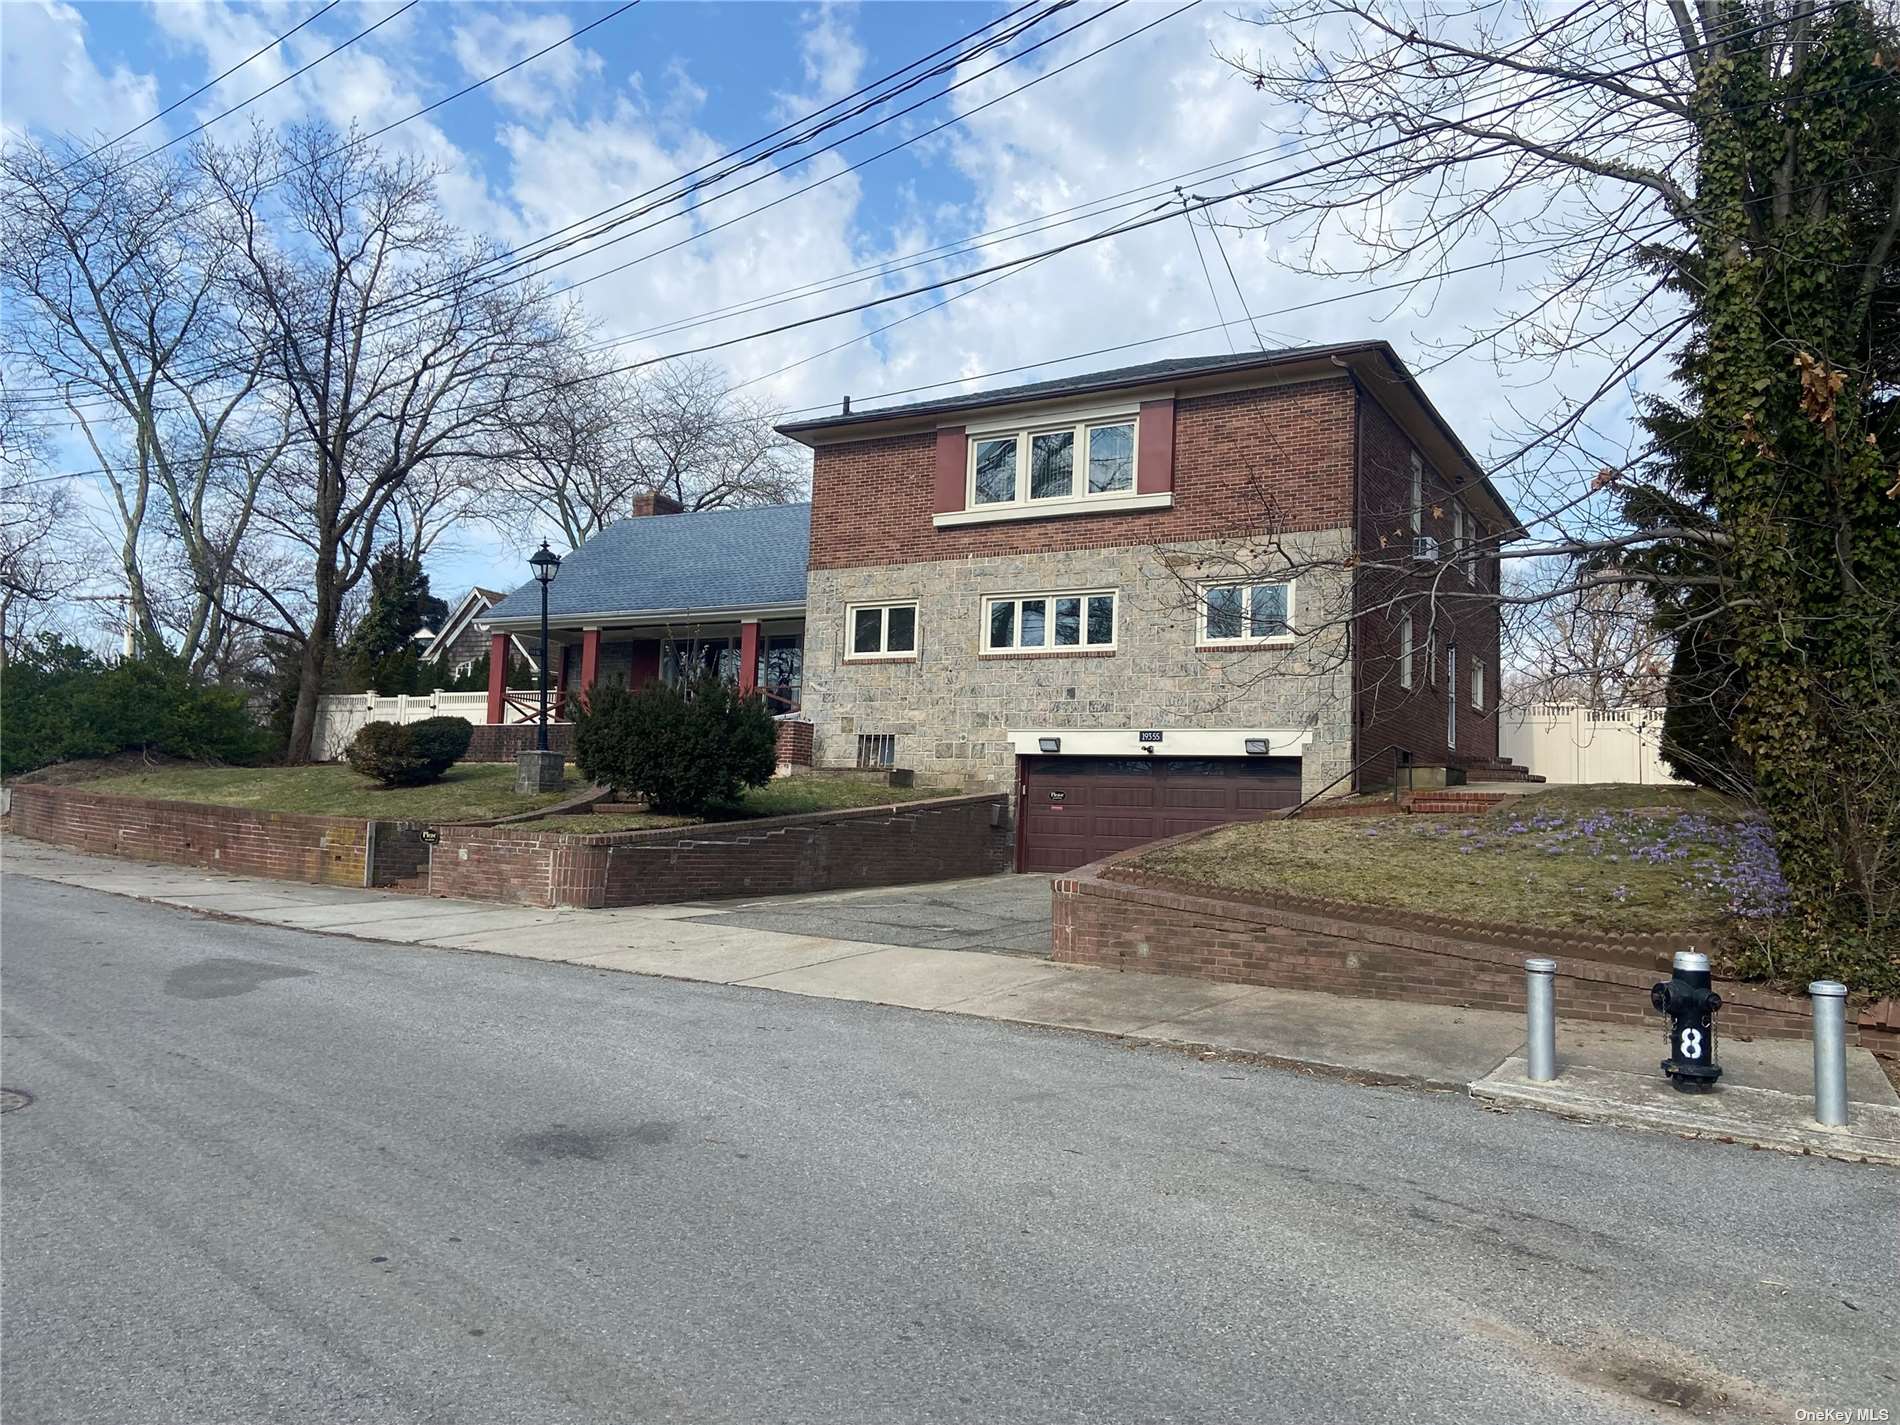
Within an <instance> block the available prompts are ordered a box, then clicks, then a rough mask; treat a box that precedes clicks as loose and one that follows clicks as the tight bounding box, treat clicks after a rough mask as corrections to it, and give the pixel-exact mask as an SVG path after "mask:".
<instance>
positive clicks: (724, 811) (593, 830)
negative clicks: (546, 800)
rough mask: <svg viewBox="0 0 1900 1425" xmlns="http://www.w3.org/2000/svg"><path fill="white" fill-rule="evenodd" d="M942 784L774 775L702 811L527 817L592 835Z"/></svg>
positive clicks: (916, 793)
mask: <svg viewBox="0 0 1900 1425" xmlns="http://www.w3.org/2000/svg"><path fill="white" fill-rule="evenodd" d="M954 795H955V793H954V792H949V791H945V790H944V789H943V788H942V787H891V786H886V785H885V784H884V783H882V782H872V781H864V780H860V779H858V778H855V777H778V778H775V779H774V780H772V781H770V782H767V783H766V784H765V785H764V786H763V787H754V788H752V790H750V791H748V792H747V793H746V794H745V796H743V797H742V798H740V801H739V804H738V805H737V806H733V807H720V808H716V809H714V810H712V811H709V812H708V813H707V814H706V815H705V816H703V817H690V816H660V815H658V814H657V813H654V812H640V811H631V812H594V813H590V814H588V815H585V816H550V817H543V818H542V819H541V820H540V821H536V822H531V823H528V824H529V825H532V826H534V827H537V828H546V829H549V830H554V829H559V830H561V831H571V832H573V833H574V834H575V835H577V836H596V835H599V834H601V833H603V832H608V831H649V830H654V829H657V828H660V827H667V826H696V825H701V824H703V823H706V822H716V821H750V820H752V819H753V818H755V817H761V816H797V815H799V814H800V813H802V812H811V811H838V810H840V809H842V808H846V807H879V806H890V805H892V804H893V803H895V802H912V801H918V800H920V799H922V798H925V797H947V796H954Z"/></svg>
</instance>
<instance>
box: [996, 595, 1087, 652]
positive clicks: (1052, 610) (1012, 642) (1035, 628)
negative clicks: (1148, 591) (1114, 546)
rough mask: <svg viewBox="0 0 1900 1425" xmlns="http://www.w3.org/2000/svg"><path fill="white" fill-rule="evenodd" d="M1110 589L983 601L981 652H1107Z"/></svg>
mask: <svg viewBox="0 0 1900 1425" xmlns="http://www.w3.org/2000/svg"><path fill="white" fill-rule="evenodd" d="M1117 602H1118V601H1117V599H1116V597H1115V594H1114V591H1113V590H1108V589H1103V590H1097V591H1095V592H1081V593H1073V594H1007V595H1001V596H998V597H996V598H992V599H986V600H984V605H983V651H984V652H985V653H1018V652H1023V653H1036V652H1048V651H1057V652H1059V651H1061V650H1063V649H1075V650H1083V649H1096V650H1101V651H1107V650H1109V649H1112V648H1114V646H1115V613H1116V609H1115V605H1116V603H1117Z"/></svg>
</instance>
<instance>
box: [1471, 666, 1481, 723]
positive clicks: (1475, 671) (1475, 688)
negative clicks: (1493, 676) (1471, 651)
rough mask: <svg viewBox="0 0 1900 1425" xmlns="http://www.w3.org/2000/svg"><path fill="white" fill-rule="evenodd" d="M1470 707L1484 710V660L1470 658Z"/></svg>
mask: <svg viewBox="0 0 1900 1425" xmlns="http://www.w3.org/2000/svg"><path fill="white" fill-rule="evenodd" d="M1471 707H1472V710H1473V711H1475V712H1483V711H1484V660H1483V659H1481V658H1474V659H1472V660H1471Z"/></svg>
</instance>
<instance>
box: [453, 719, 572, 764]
mask: <svg viewBox="0 0 1900 1425" xmlns="http://www.w3.org/2000/svg"><path fill="white" fill-rule="evenodd" d="M535 731H536V726H535V724H534V723H531V722H507V723H502V722H478V723H476V724H475V733H474V736H472V737H470V738H469V740H468V751H467V752H466V753H465V754H464V755H463V757H462V760H463V761H464V762H512V761H514V760H515V755H516V754H517V753H521V752H532V751H534V747H535V738H534V734H535ZM548 750H549V751H550V752H572V751H573V750H574V724H573V723H571V722H550V723H549V724H548Z"/></svg>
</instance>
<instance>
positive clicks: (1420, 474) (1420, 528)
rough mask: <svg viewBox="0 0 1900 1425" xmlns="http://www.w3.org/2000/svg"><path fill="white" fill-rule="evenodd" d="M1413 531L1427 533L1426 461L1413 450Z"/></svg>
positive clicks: (1414, 532)
mask: <svg viewBox="0 0 1900 1425" xmlns="http://www.w3.org/2000/svg"><path fill="white" fill-rule="evenodd" d="M1412 533H1413V534H1423V533H1425V462H1424V461H1423V460H1421V459H1419V454H1418V452H1417V451H1416V450H1415V451H1413V452H1412Z"/></svg>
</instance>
